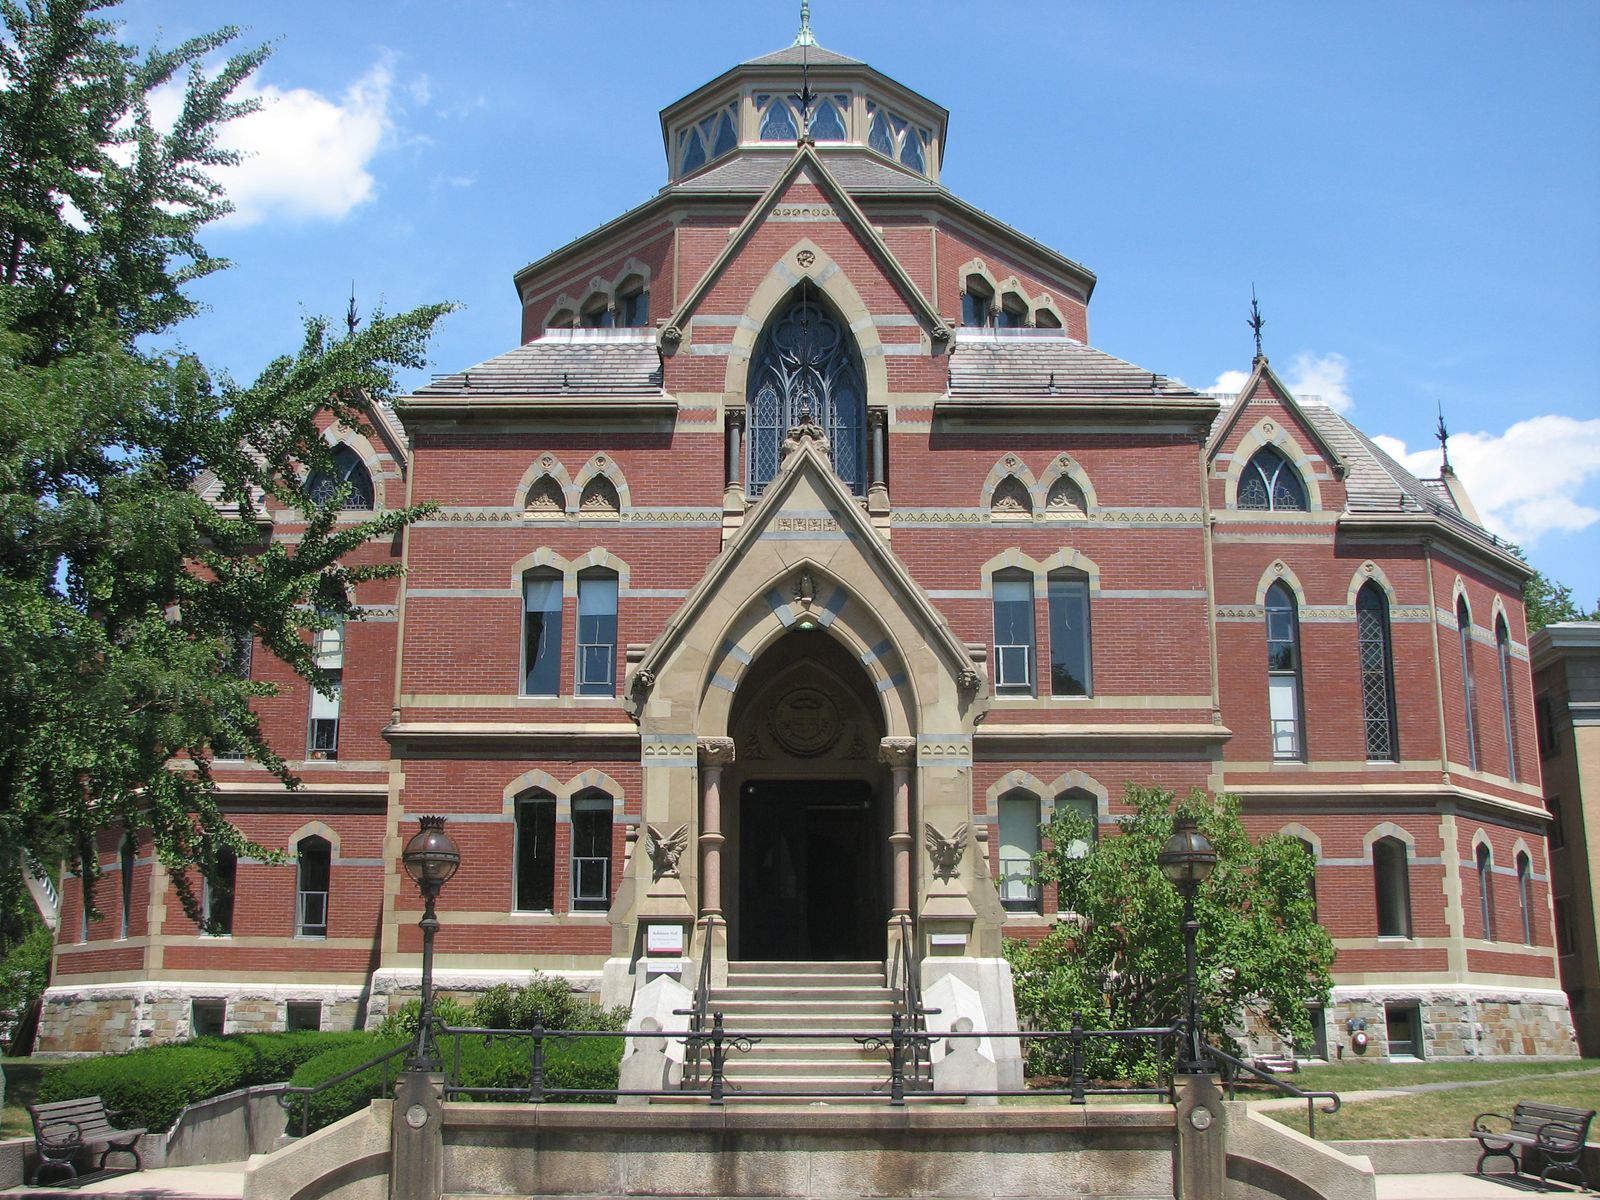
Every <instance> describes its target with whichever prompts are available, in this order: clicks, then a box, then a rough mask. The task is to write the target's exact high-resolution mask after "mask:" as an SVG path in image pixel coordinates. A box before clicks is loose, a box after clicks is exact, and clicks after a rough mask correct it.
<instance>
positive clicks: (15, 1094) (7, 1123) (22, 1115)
mask: <svg viewBox="0 0 1600 1200" xmlns="http://www.w3.org/2000/svg"><path fill="white" fill-rule="evenodd" d="M64 1061H67V1060H63V1059H51V1058H6V1059H0V1070H4V1071H5V1073H6V1106H5V1109H4V1111H3V1112H0V1137H24V1136H28V1137H31V1136H32V1135H33V1120H32V1118H30V1117H29V1116H28V1110H27V1109H26V1108H25V1107H24V1105H28V1104H32V1103H33V1098H34V1096H35V1094H37V1092H38V1091H39V1080H40V1078H41V1077H42V1076H43V1075H44V1073H45V1072H46V1071H48V1070H49V1069H50V1068H51V1067H54V1066H59V1065H60V1064H61V1063H62V1062H64Z"/></svg>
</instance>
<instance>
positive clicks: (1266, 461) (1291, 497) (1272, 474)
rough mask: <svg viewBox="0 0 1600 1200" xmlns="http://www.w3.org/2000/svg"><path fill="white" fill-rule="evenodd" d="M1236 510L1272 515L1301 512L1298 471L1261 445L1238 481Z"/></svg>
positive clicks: (1303, 491) (1303, 495)
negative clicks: (1258, 510) (1245, 509)
mask: <svg viewBox="0 0 1600 1200" xmlns="http://www.w3.org/2000/svg"><path fill="white" fill-rule="evenodd" d="M1239 507H1240V508H1250V509H1261V510H1271V511H1274V512H1285V511H1287V512H1305V511H1306V509H1307V508H1308V507H1309V505H1308V504H1307V503H1306V485H1305V483H1304V481H1303V480H1301V478H1300V472H1298V471H1296V470H1295V469H1294V466H1293V464H1291V463H1290V462H1289V460H1288V459H1287V458H1285V457H1284V456H1283V454H1282V453H1281V452H1280V451H1278V450H1277V449H1276V448H1274V447H1272V446H1263V447H1262V448H1261V449H1260V450H1258V451H1257V452H1256V455H1255V457H1254V458H1252V459H1251V460H1250V462H1249V463H1248V464H1247V465H1246V466H1245V469H1244V477H1243V478H1242V479H1240V480H1239Z"/></svg>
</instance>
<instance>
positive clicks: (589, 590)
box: [577, 571, 617, 696]
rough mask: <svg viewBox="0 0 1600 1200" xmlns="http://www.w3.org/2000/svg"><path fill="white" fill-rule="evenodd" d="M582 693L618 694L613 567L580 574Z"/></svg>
mask: <svg viewBox="0 0 1600 1200" xmlns="http://www.w3.org/2000/svg"><path fill="white" fill-rule="evenodd" d="M577 658H578V686H577V692H578V695H580V696H615V695H616V694H617V577H616V575H614V574H612V573H611V572H610V571H584V572H583V573H582V574H580V575H579V576H578V656H577Z"/></svg>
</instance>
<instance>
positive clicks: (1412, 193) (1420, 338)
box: [113, 0, 1600, 604]
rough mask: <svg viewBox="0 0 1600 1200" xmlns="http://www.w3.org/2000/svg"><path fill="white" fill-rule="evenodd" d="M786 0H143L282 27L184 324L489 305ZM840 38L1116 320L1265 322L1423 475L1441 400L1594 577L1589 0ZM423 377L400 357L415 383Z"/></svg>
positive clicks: (592, 219)
mask: <svg viewBox="0 0 1600 1200" xmlns="http://www.w3.org/2000/svg"><path fill="white" fill-rule="evenodd" d="M797 9H798V5H797V3H793V2H790V0H782V2H777V0H770V2H769V0H763V2H760V3H754V2H748V0H747V2H745V3H738V2H734V0H714V2H704V0H696V2H695V3H693V4H673V5H669V4H664V3H648V4H647V3H642V2H630V0H616V2H614V3H611V4H609V5H592V4H588V5H586V4H572V3H570V2H568V3H559V4H557V3H544V2H542V0H541V2H533V0H520V2H511V0H504V2H499V3H489V2H483V3H478V2H474V0H456V2H453V3H438V2H437V0H433V2H429V3H420V2H416V0H397V2H391V3H385V4H381V5H380V4H371V3H365V2H362V0H346V3H343V4H336V5H335V4H327V3H317V4H312V3H303V2H300V0H273V2H271V3H261V2H260V0H257V2H256V3H246V2H244V0H206V2H205V3H197V2H192V0H160V2H157V0H130V2H129V3H126V4H124V5H123V6H122V7H120V8H119V9H116V10H113V15H114V16H117V17H120V18H121V19H122V20H123V21H124V22H125V23H126V34H127V36H128V38H129V39H130V40H132V41H135V42H138V43H141V44H149V43H150V42H152V41H153V40H155V39H156V38H157V37H158V36H159V37H161V38H162V39H163V40H164V41H165V42H167V43H171V42H172V41H174V40H176V39H177V38H180V37H186V36H189V35H191V34H194V33H197V32H201V31H203V30H209V29H212V28H215V27H216V26H218V25H221V24H225V23H229V22H232V23H237V24H240V25H242V26H245V27H246V29H245V34H244V40H248V41H270V42H272V43H274V44H275V46H276V50H275V52H274V54H273V56H272V58H271V59H270V60H269V61H268V63H267V65H266V67H265V68H264V69H263V70H262V71H261V73H260V75H259V76H258V78H257V80H256V84H255V86H256V87H258V88H259V89H260V91H261V93H262V95H263V98H264V100H265V101H266V111H265V113H263V114H262V115H260V116H258V117H253V118H250V122H251V124H250V126H249V127H248V128H241V129H240V130H239V132H238V134H237V135H236V136H237V137H238V139H239V141H240V142H241V144H243V145H245V146H247V147H248V148H249V149H250V150H251V151H252V158H251V160H250V162H249V164H248V165H247V166H245V167H244V168H241V169H240V170H239V171H238V172H236V173H235V175H234V177H233V179H232V180H230V187H231V188H232V189H233V190H234V191H235V192H236V194H237V196H238V199H239V201H240V206H241V212H240V213H239V214H238V215H237V216H236V217H234V218H231V219H230V220H229V221H228V222H227V223H226V224H225V225H223V226H221V227H218V228H215V229H214V230H213V231H212V232H211V234H210V236H209V238H208V245H209V246H210V247H211V248H212V249H213V250H214V251H215V252H218V253H221V254H224V255H226V256H228V257H230V258H232V259H233V260H234V261H235V263H236V264H237V265H236V266H235V267H234V269H233V270H231V271H229V272H227V273H226V274H225V275H223V276H221V277H218V278H214V279H212V280H208V281H205V282H204V283H202V284H201V285H199V286H198V288H197V289H196V294H197V295H198V296H199V297H200V298H201V299H203V300H204V301H206V302H207V303H208V304H209V305H210V306H211V307H210V311H209V312H207V313H206V314H205V315H204V316H202V317H201V318H199V319H198V320H196V321H194V322H191V323H190V324H188V325H187V326H185V327H183V328H182V330H181V331H180V337H181V339H182V341H183V343H184V344H185V345H186V346H188V347H189V348H192V349H194V350H196V351H198V352H200V353H201V354H202V355H203V356H204V357H205V359H206V360H207V361H208V362H209V363H211V364H213V365H214V366H219V367H226V368H228V369H230V370H231V371H233V373H234V374H235V375H237V376H240V377H244V378H248V377H251V376H253V374H254V373H255V372H256V371H257V370H258V369H259V368H260V367H261V366H262V364H263V363H265V362H266V361H267V360H268V359H269V358H271V357H272V356H273V355H274V354H278V353H282V352H284V351H286V350H289V349H291V348H292V347H293V345H294V344H295V342H296V339H297V336H298V327H299V321H300V319H301V317H302V316H303V315H304V314H306V313H308V312H325V313H337V312H340V311H342V309H343V305H344V302H345V298H346V296H347V294H348V292H349V289H350V285H351V282H352V280H353V281H354V282H355V285H356V290H357V299H358V303H359V305H360V306H361V308H362V309H363V310H364V311H365V310H370V309H371V308H372V307H373V306H374V305H376V304H378V303H379V302H381V303H382V304H383V305H384V306H385V307H387V308H388V309H390V310H395V309H400V308H405V307H410V306H412V305H415V304H420V303H424V302H427V301H432V300H452V301H456V302H458V303H459V304H461V305H462V306H463V308H462V311H460V312H459V313H457V314H456V315H454V316H452V317H450V318H449V319H448V320H447V321H446V323H445V324H444V326H443V328H442V329H441V330H440V333H439V335H438V337H437V339H436V340H435V342H434V346H433V369H434V370H438V371H444V370H454V369H458V368H460V367H463V366H466V365H469V364H471V363H473V362H476V361H479V360H481V359H484V358H487V357H489V356H491V355H493V354H496V353H499V352H501V351H503V350H506V349H508V348H510V347H511V346H513V345H514V344H515V343H516V340H517V336H518V320H519V313H518V306H517V302H516V297H515V294H514V292H513V290H512V287H511V274H512V272H513V271H515V270H516V269H517V268H518V267H520V266H522V265H524V264H525V263H527V262H530V261H532V260H533V259H536V258H538V257H540V256H542V255H543V254H545V253H547V252H548V251H550V250H552V249H554V248H556V247H557V246H560V245H562V244H564V243H566V242H567V241H569V240H571V239H572V238H574V237H577V236H579V235H580V234H582V233H584V232H586V231H587V230H589V229H591V228H593V227H594V226H596V225H599V224H600V223H602V222H603V221H606V220H609V219H610V218H612V217H614V216H616V215H618V214H619V213H621V212H623V211H624V210H626V209H628V208H630V207H632V206H633V205H635V204H638V203H639V202H641V201H643V200H645V199H647V198H648V197H649V196H650V195H651V194H652V193H653V192H654V191H655V190H656V189H657V188H658V187H659V186H660V185H661V184H662V182H663V181H664V179H665V162H664V158H663V154H662V147H661V136H660V128H659V125H658V123H657V120H656V113H657V111H658V110H659V109H660V108H662V107H663V106H665V105H666V104H668V103H670V102H671V101H673V100H676V99H677V98H678V97H679V96H681V95H683V94H684V93H686V92H688V91H690V90H692V89H693V88H695V87H697V86H699V85H700V84H701V83H703V82H705V81H707V80H709V79H711V78H713V77H714V76H716V75H718V74H720V73H721V72H722V71H724V70H725V69H727V68H728V67H729V66H732V65H733V64H734V63H736V62H738V61H740V60H742V59H745V58H750V57H753V56H755V55H757V54H761V53H764V52H766V51H768V50H772V49H776V48H777V47H779V46H782V45H786V44H787V43H788V42H789V41H790V40H791V39H792V38H793V35H794V31H795V27H796V23H797ZM812 9H813V12H812V21H813V26H814V28H815V30H816V33H817V37H818V40H819V41H820V42H821V43H822V44H823V45H825V46H828V47H829V48H831V49H835V50H838V51H841V52H843V53H846V54H850V55H853V56H855V57H857V58H862V59H865V60H867V61H868V62H871V63H872V64H873V65H874V66H876V67H877V68H879V69H880V70H882V71H884V72H885V73H887V74H889V75H891V76H893V77H895V78H896V79H899V80H900V81H901V82H903V83H905V84H907V85H909V86H911V87H913V88H915V89H917V90H918V91H921V92H922V93H924V94H925V95H927V96H929V97H930V98H932V99H934V100H936V101H938V102H939V103H941V104H943V105H944V106H945V107H947V108H948V109H950V111H951V121H950V133H949V141H948V146H947V150H946V157H945V165H944V173H943V180H944V182H945V184H946V185H947V186H949V187H950V188H951V189H952V190H953V191H955V192H956V193H957V194H959V195H961V196H962V197H963V198H965V199H967V200H969V201H970V202H972V203H974V204H976V205H978V206H979V207H981V208H984V209H986V210H988V211H989V212H991V213H993V214H994V215H996V216H997V217H999V218H1001V219H1002V220H1005V221H1007V222H1009V223H1011V224H1012V225H1014V226H1016V227H1017V228H1018V229H1020V230H1022V231H1023V232H1024V233H1027V234H1029V235H1030V236H1032V237H1035V238H1037V239H1039V240H1040V241H1043V242H1045V243H1046V244H1048V245H1051V246H1054V247H1055V248H1056V249H1058V250H1060V251H1061V252H1062V253H1064V254H1066V255H1068V256H1070V257H1072V258H1074V259H1077V260H1078V261H1080V262H1082V263H1084V264H1085V265H1086V266H1088V267H1089V268H1090V269H1092V270H1094V271H1095V272H1096V273H1097V274H1098V275H1099V278H1100V283H1099V287H1098V289H1097V290H1096V292H1095V296H1094V300H1093V304H1092V307H1091V310H1090V339H1091V341H1092V342H1093V343H1094V344H1096V345H1098V346H1100V347H1102V348H1103V349H1106V350H1109V351H1111V352H1112V353H1114V354H1118V355H1121V356H1123V357H1125V358H1128V359H1131V360H1133V361H1134V362H1137V363H1139V364H1140V365H1142V366H1145V367H1148V368H1150V369H1152V370H1156V371H1160V372H1163V373H1166V374H1171V375H1176V376H1179V377H1181V378H1183V379H1184V380H1186V381H1187V382H1189V383H1191V384H1193V385H1195V386H1200V387H1209V386H1212V385H1213V384H1214V383H1216V382H1218V381H1222V382H1223V383H1227V382H1229V381H1232V380H1236V379H1238V378H1240V376H1238V375H1236V374H1230V372H1242V371H1245V370H1247V369H1248V368H1249V364H1250V354H1251V343H1250V334H1249V330H1248V329H1247V328H1246V326H1245V318H1246V316H1247V315H1248V311H1249V302H1250V288H1251V285H1252V284H1254V286H1255V287H1256V290H1257V292H1258V294H1259V295H1260V298H1261V306H1262V311H1263V314H1264V315H1265V317H1266V321H1267V324H1266V329H1265V346H1266V350H1267V353H1268V355H1269V356H1270V358H1271V360H1272V363H1273V366H1274V367H1275V368H1276V369H1277V370H1278V371H1279V372H1280V373H1281V374H1282V375H1283V376H1284V378H1285V379H1286V380H1287V381H1288V382H1289V384H1290V385H1291V387H1297V388H1299V389H1301V390H1302V391H1305V392H1308V393H1314V394H1320V395H1322V396H1323V397H1324V398H1325V399H1327V400H1329V402H1331V403H1334V404H1335V405H1336V406H1342V407H1343V408H1344V409H1345V411H1346V412H1347V413H1348V415H1349V416H1350V417H1351V419H1352V420H1354V421H1355V422H1356V423H1357V424H1358V425H1360V426H1361V427H1362V428H1363V429H1365V430H1366V431H1367V432H1369V433H1371V434H1374V435H1381V436H1382V437H1384V438H1385V439H1392V440H1391V441H1388V442H1386V444H1388V445H1390V447H1391V449H1393V450H1394V451H1395V452H1396V453H1397V454H1400V455H1401V456H1402V457H1404V458H1405V459H1406V461H1407V462H1408V464H1410V465H1411V466H1412V467H1413V469H1415V470H1418V471H1419V472H1426V473H1434V472H1436V470H1437V464H1438V455H1437V448H1436V446H1435V444H1434V442H1433V438H1432V434H1433V427H1434V421H1435V419H1436V406H1439V405H1442V406H1443V408H1444V412H1445V416H1446V419H1447V421H1448V423H1449V425H1450V429H1451V431H1452V435H1453V436H1452V439H1451V452H1452V459H1453V461H1454V462H1455V464H1456V467H1457V470H1458V471H1459V472H1460V474H1461V475H1462V477H1463V479H1464V480H1465V482H1466V483H1467V485H1468V487H1469V489H1470V490H1471V492H1472V495H1473V497H1474V499H1475V500H1476V501H1477V502H1478V505H1479V507H1480V509H1482V510H1483V512H1484V515H1485V517H1486V519H1487V520H1488V521H1489V523H1490V524H1491V525H1492V526H1493V527H1494V528H1496V530H1497V531H1498V532H1501V533H1504V534H1507V535H1509V536H1512V537H1515V538H1516V539H1517V540H1519V541H1520V542H1522V543H1523V545H1524V546H1525V547H1526V548H1527V549H1528V551H1529V554H1530V556H1531V558H1532V560H1533V561H1534V563H1535V564H1536V565H1538V566H1539V567H1541V568H1542V569H1543V570H1544V571H1545V572H1546V573H1547V574H1550V575H1552V576H1554V577H1555V578H1557V579H1560V580H1563V581H1565V582H1567V583H1569V584H1571V585H1572V586H1573V588H1574V589H1575V591H1576V592H1577V594H1578V597H1579V599H1580V600H1584V601H1587V602H1588V603H1590V604H1592V603H1593V602H1594V601H1595V599H1596V598H1600V392H1597V385H1596V372H1595V369H1594V360H1595V358H1596V349H1597V342H1600V332H1597V331H1600V292H1597V284H1600V70H1597V64H1600V5H1596V4H1593V3H1568V4H1551V3H1544V2H1541V0H1523V2H1519V3H1511V2H1505V3H1473V2H1457V3H1427V2H1417V3H1408V4H1394V3H1392V2H1389V3H1381V4H1380V3H1363V2H1356V0H1346V2H1345V3H1341V4H1337V5H1320V6H1313V5H1302V4H1282V3H1208V4H1194V3H1141V2H1131V3H1110V2H1109V0H1108V2H1106V3H1056V4H1042V5H1041V4H1039V3H1026V4H1024V3H1011V2H998V0H991V2H990V3H988V4H985V5H980V6H973V5H956V4H947V3H936V2H932V0H929V2H925V3H921V4H911V3H901V2H894V3H889V2H873V3H865V2H862V0H856V3H854V4H850V5H846V4H844V3H841V2H840V0H815V3H814V4H813V6H812ZM420 379H421V376H420V375H419V376H418V377H417V378H414V379H411V380H409V381H408V382H410V383H413V384H414V383H416V382H419V381H420Z"/></svg>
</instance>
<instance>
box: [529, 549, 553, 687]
mask: <svg viewBox="0 0 1600 1200" xmlns="http://www.w3.org/2000/svg"><path fill="white" fill-rule="evenodd" d="M522 691H523V694H524V695H528V696H555V695H559V694H560V692H561V576H560V574H558V573H557V572H555V571H529V572H528V573H527V574H525V575H524V576H523V577H522Z"/></svg>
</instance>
